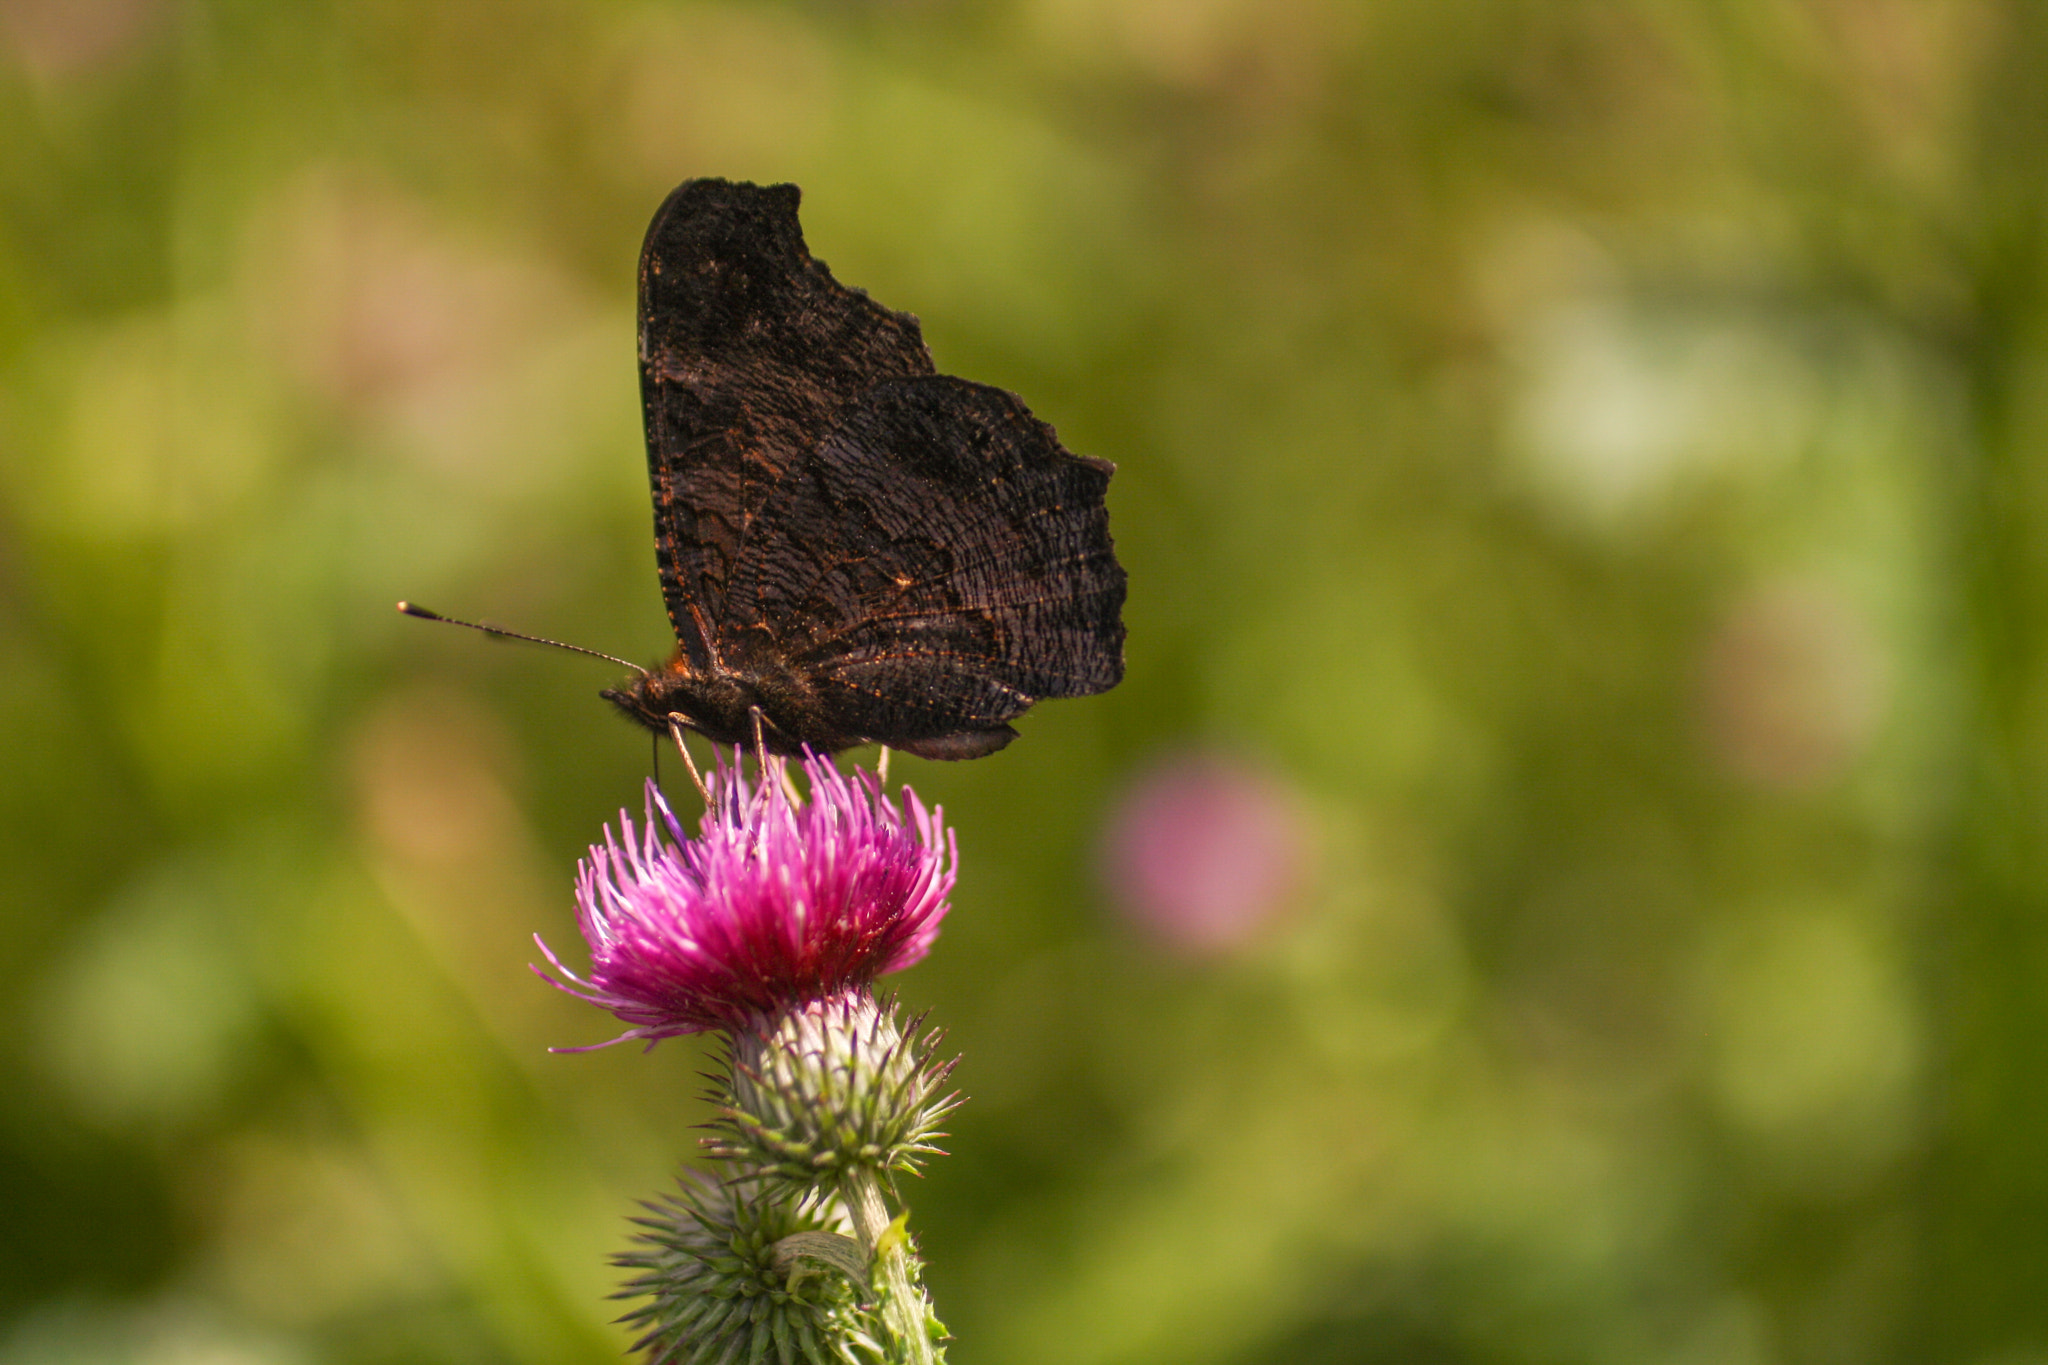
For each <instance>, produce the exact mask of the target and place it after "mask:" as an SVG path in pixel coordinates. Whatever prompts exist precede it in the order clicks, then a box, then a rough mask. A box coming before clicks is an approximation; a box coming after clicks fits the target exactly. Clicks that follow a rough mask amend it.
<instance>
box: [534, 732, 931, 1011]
mask: <svg viewBox="0 0 2048 1365" xmlns="http://www.w3.org/2000/svg"><path fill="white" fill-rule="evenodd" d="M803 769H804V772H805V774H806V775H807V776H808V778H809V786H810V797H809V799H808V800H804V801H799V800H797V799H796V798H794V797H793V796H791V795H790V793H789V792H788V791H786V790H785V788H784V785H783V783H781V782H779V781H777V780H776V778H775V774H774V772H773V769H772V768H771V771H770V774H769V775H768V776H767V777H766V778H765V779H757V780H756V781H754V782H753V783H749V782H748V780H747V778H746V776H745V774H744V772H743V771H742V770H741V766H740V763H739V761H738V760H737V758H736V759H735V760H734V761H733V762H732V763H727V762H725V761H724V759H723V757H722V756H721V757H720V758H719V760H718V763H717V765H716V767H714V768H713V770H712V771H711V772H710V773H709V774H708V785H709V787H710V800H709V802H708V804H707V806H706V809H705V813H704V818H703V820H702V822H701V824H700V828H699V832H698V836H697V838H695V839H690V838H688V837H687V836H685V835H684V833H683V829H682V825H681V823H680V822H679V821H678V820H677V819H676V817H675V814H674V813H673V812H672V811H670V809H669V807H668V802H667V801H666V800H665V799H664V798H663V797H662V794H661V791H660V789H659V788H657V787H656V786H655V785H654V783H652V782H649V783H648V784H647V822H646V826H645V828H644V829H643V830H640V831H636V830H635V829H634V827H633V822H632V820H631V819H630V818H629V817H628V816H627V815H626V814H625V812H623V811H621V812H620V813H619V830H620V832H619V834H618V836H617V837H614V836H613V834H612V832H611V831H610V830H606V831H605V842H604V843H603V844H602V845H598V846H593V847H592V848H591V850H590V856H589V857H588V858H586V859H584V860H583V862H582V864H581V865H580V866H579V868H578V873H577V885H576V900H577V905H578V921H579V923H580V925H581V927H582V930H583V937H584V939H585V940H586V941H587V942H588V943H589V945H590V958H591V965H590V974H589V976H588V977H587V978H585V977H581V976H578V975H577V974H576V973H574V972H572V971H570V970H569V969H568V968H567V967H565V966H563V965H562V962H561V960H560V959H559V958H557V957H556V956H555V955H554V953H553V952H552V951H551V950H550V949H549V948H548V946H547V944H545V943H541V945H540V948H541V951H542V952H543V953H545V954H546V955H547V959H548V962H549V963H550V965H552V966H553V967H554V969H555V971H556V972H558V973H560V975H561V977H562V978H563V979H562V980H555V978H553V977H547V975H546V973H544V972H543V973H542V975H543V977H545V978H546V979H547V980H549V981H550V982H551V983H552V984H554V985H556V986H558V987H560V988H561V989H562V990H565V991H567V992H568V993H569V994H571V995H574V996H577V997H579V998H580V999H583V1000H588V1001H589V1002H590V1003H591V1004H593V1005H597V1006H600V1007H601V1008H604V1009H607V1010H610V1011H611V1012H612V1013H613V1014H615V1015H617V1016H618V1017H619V1018H620V1019H621V1020H623V1021H625V1022H626V1023H627V1024H630V1025H632V1027H631V1028H630V1029H628V1030H627V1031H626V1032H625V1033H623V1034H621V1035H620V1036H619V1037H618V1038H615V1039H613V1040H612V1041H613V1042H623V1041H625V1040H626V1039H628V1038H632V1039H644V1040H646V1041H647V1042H649V1043H652V1042H655V1041H658V1040H659V1039H662V1038H668V1037H672V1036H674V1035H676V1034H681V1033H698V1032H702V1031H704V1030H707V1029H715V1028H741V1027H746V1026H749V1025H750V1024H752V1023H753V1022H755V1021H757V1020H760V1019H762V1018H770V1017H774V1016H776V1015H779V1014H781V1013H783V1012H785V1011H787V1010H789V1009H792V1008H794V1007H796V1006H799V1005H802V1004H804V1003H805V1002H807V1001H812V1000H819V999H824V998H826V997H830V996H834V995H837V994H839V993H840V992H842V991H844V990H846V989H847V988H850V987H855V986H863V985H866V984H867V983H868V982H870V981H872V980H873V979H874V978H875V977H877V976H880V975H881V974H882V973H884V972H893V971H897V970H899V969H900V968H903V967H908V966H909V965H910V964H911V963H913V962H916V961H917V960H918V959H920V958H922V957H923V956H924V955H925V953H926V952H927V951H929V949H930V948H931V945H932V941H933V940H934V939H935V938H937V937H938V933H939V921H940V920H941V919H942V918H944V916H945V913H946V910H947V908H948V907H947V902H946V897H947V895H948V894H949V893H950V892H951V891H952V889H953V878H954V862H955V857H956V851H955V848H954V843H953V838H952V835H951V833H950V832H949V831H947V830H946V829H945V827H944V825H943V824H942V823H941V814H942V812H941V811H940V810H939V809H938V808H937V807H932V808H930V809H929V810H928V809H927V808H926V807H925V805H924V803H923V802H921V801H919V800H918V799H917V797H916V795H915V794H914V793H912V792H911V791H910V789H909V788H908V787H905V788H904V789H903V791H902V797H901V800H900V803H899V802H891V801H890V800H889V799H888V798H887V797H885V796H884V795H883V794H882V788H881V783H880V782H879V781H878V780H877V779H876V778H875V776H874V775H873V774H872V773H867V772H861V771H856V772H855V773H854V775H853V776H851V777H848V776H845V775H842V774H841V773H840V772H839V771H838V770H837V769H836V768H835V767H834V766H833V764H832V760H831V758H830V757H829V756H817V757H812V758H808V759H806V760H805V761H804V763H803ZM664 826H665V827H666V829H667V832H668V835H669V838H668V839H663V838H662V828H663V827H664ZM535 941H536V942H539V939H538V937H537V936H536V939H535ZM536 970H538V969H537V968H536Z"/></svg>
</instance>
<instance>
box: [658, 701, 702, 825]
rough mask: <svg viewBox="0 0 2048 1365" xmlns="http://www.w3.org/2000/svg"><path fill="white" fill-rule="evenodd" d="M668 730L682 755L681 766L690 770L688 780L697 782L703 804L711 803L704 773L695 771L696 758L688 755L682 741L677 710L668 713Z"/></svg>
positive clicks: (686, 747)
mask: <svg viewBox="0 0 2048 1365" xmlns="http://www.w3.org/2000/svg"><path fill="white" fill-rule="evenodd" d="M668 732H669V734H671V735H673V736H674V737H675V741H676V752H677V753H679V754H681V755H682V756H683V766H684V767H685V768H688V769H689V770H690V781H692V782H694V783H696V784H697V795H699V796H701V797H703V798H704V804H705V805H706V806H709V805H710V804H711V790H710V788H708V787H706V786H705V785H704V774H702V773H700V772H698V771H697V760H696V759H694V758H691V757H690V746H689V745H687V744H685V743H683V717H682V713H681V712H678V711H671V712H669V713H668Z"/></svg>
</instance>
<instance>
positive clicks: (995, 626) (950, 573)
mask: <svg viewBox="0 0 2048 1365" xmlns="http://www.w3.org/2000/svg"><path fill="white" fill-rule="evenodd" d="M798 199H799V191H798V190H797V187H796V186H794V185H769V186H759V185H751V184H738V183H732V182H729V181H724V180H692V181H689V182H688V183H686V184H684V185H682V186H681V187H679V188H678V189H677V190H676V191H675V192H674V193H672V194H671V195H669V197H668V199H667V201H666V202H664V203H663V204H662V206H661V209H660V211H659V212H657V213H656V214H655V215H654V221H653V223H652V224H651V225H650V226H649V228H648V230H647V239H646V243H645V245H644V246H643V247H642V248H641V253H640V304H639V332H640V395H641V406H642V410H643V415H644V417H645V421H646V430H647V468H648V474H649V477H650V479H651V481H652V484H653V491H654V543H655V557H656V562H657V567H658V569H659V572H660V576H661V592H662V597H663V599H664V600H665V601H666V603H667V606H668V616H669V622H670V624H671V625H672V626H673V627H674V628H675V635H676V651H675V654H674V656H673V657H672V658H670V659H669V660H668V662H667V663H665V664H663V665H661V666H659V667H657V668H653V669H649V670H646V671H644V672H643V673H642V675H641V676H640V677H638V678H636V679H631V680H628V681H627V682H626V683H624V684H622V685H620V686H618V687H615V688H611V689H608V690H606V691H605V693H604V694H603V695H604V696H605V697H606V698H607V699H609V700H610V701H612V702H614V703H616V704H617V705H618V706H619V708H620V709H621V710H623V711H624V712H625V713H626V714H627V715H628V716H630V717H632V718H633V719H634V720H636V721H638V722H640V723H641V724H643V725H645V726H647V727H648V728H650V729H653V730H656V731H660V732H663V733H667V732H668V731H669V729H670V720H671V717H674V718H675V719H677V720H679V721H680V722H681V724H683V725H685V726H687V727H688V728H690V729H692V730H695V731H697V732H698V733H699V734H702V735H705V736H707V737H708V738H710V739H712V740H713V741H716V742H719V743H726V744H741V743H752V742H754V741H755V740H756V739H757V738H758V739H759V741H760V742H761V743H763V744H765V746H766V747H767V748H768V749H769V751H771V752H774V753H784V754H787V753H795V752H798V751H799V750H800V749H803V748H806V747H807V748H809V749H811V750H813V751H818V752H829V751H833V750H838V749H845V748H849V747H852V746H854V745H858V744H881V745H886V746H887V747H889V748H892V749H902V750H904V751H906V752H908V753H912V754H917V755H919V756H921V757H924V758H944V759H959V758H978V757H980V756H981V755H983V754H988V753H993V752H994V751H995V750H997V749H1000V748H1002V747H1003V746H1004V745H1005V744H1008V743H1009V742H1010V741H1011V740H1012V739H1014V738H1015V737H1016V733H1017V732H1016V730H1015V729H1014V728H1013V727H1012V726H1011V725H1010V724H1009V722H1010V721H1012V720H1014V719H1016V718H1017V717H1018V716H1020V715H1022V714H1023V713H1024V712H1025V711H1026V710H1028V709H1029V708H1030V707H1031V706H1032V704H1033V703H1035V702H1037V701H1040V700H1042V699H1044V698H1047V697H1080V696H1087V695H1090V694H1092V693H1097V692H1102V691H1106V690H1107V689H1109V688H1111V687H1114V686H1115V685H1116V684H1117V682H1118V681H1119V680H1120V679H1121V678H1122V677H1123V670H1124V661H1123V644H1124V626H1123V621H1122V615H1121V613H1122V609H1123V603H1124V591H1125V578H1124V571H1123V567H1122V566H1121V565H1120V564H1118V563H1117V559H1116V553H1115V549H1114V546H1113V545H1112V543H1111V541H1110V536H1109V516H1108V511H1107V509H1106V508H1105V506H1104V501H1103V499H1104V495H1105V494H1106V492H1107V490H1108V487H1109V477H1110V474H1111V472H1112V471H1113V469H1114V466H1113V465H1111V464H1110V463H1109V462H1107V461H1105V460H1097V459H1089V458H1087V457H1084V456H1079V455H1075V454H1073V453H1071V452H1070V451H1068V450H1067V449H1066V448H1065V447H1063V446H1062V445H1061V444H1060V442H1059V438H1058V437H1057V436H1056V435H1055V434H1054V432H1053V429H1052V427H1050V426H1048V425H1047V424H1046V423H1044V422H1041V421H1039V420H1038V419H1037V418H1036V417H1033V416H1032V415H1031V412H1030V410H1029V409H1028V408H1026V407H1025V406H1024V403H1023V401H1022V400H1020V399H1019V398H1018V397H1017V396H1016V395H1015V394H1012V393H1008V392H1006V391H1004V390H1002V389H998V388H994V387H991V386H989V385H987V384H977V383H973V382H971V381H969V380H966V379H958V378H955V377H953V376H951V375H943V374H939V373H938V372H937V371H936V369H935V367H934V366H933V364H932V359H931V354H930V352H929V351H927V350H926V349H925V345H924V339H923V336H922V334H921V333H920V331H919V329H918V322H917V319H916V318H915V317H913V316H911V315H910V314H908V313H898V312H893V311H891V310H890V309H888V308H885V307H883V306H882V305H881V304H879V303H877V302H876V301H875V300H873V299H871V298H869V297H868V295H867V294H866V293H864V292H863V291H861V290H859V289H852V288H848V287H847V286H845V285H842V284H840V283H839V282H838V281H837V280H835V279H833V277H832V273H831V271H829V270H828V269H826V267H825V263H824V262H822V261H819V260H816V259H814V258H813V257H812V256H811V254H810V252H809V251H808V250H807V249H806V248H805V245H804V238H803V229H802V228H801V226H800V225H799V224H798V221H797V203H798Z"/></svg>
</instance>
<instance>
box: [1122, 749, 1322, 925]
mask: <svg viewBox="0 0 2048 1365" xmlns="http://www.w3.org/2000/svg"><path fill="white" fill-rule="evenodd" d="M1308 844H1309V841H1308V836H1307V831H1306V830H1305V828H1304V827H1303V823H1302V818H1301V814H1300V809H1299V806H1298V803H1297V802H1296V801H1295V800H1294V798H1293V796H1292V794H1291V793H1290V792H1288V791H1287V790H1286V789H1285V788H1283V787H1282V786H1281V785H1280V784H1279V783H1278V782H1276V781H1275V780H1274V779H1273V778H1271V777H1270V776H1268V775H1266V774H1265V773H1263V772H1261V771H1259V770H1258V769H1255V768H1253V767H1251V766H1249V765H1246V764H1243V763H1240V762H1238V761H1235V760H1232V759H1228V758H1223V757H1220V756H1215V755H1201V754H1195V755H1188V756H1185V757H1181V758H1177V759H1172V760H1169V761H1168V762H1166V763H1164V764H1162V765H1160V766H1159V767H1157V768H1155V769H1154V770H1153V771H1152V772H1151V773H1149V774H1148V775H1146V776H1144V777H1143V778H1141V779H1139V781H1138V782H1137V783H1136V784H1135V785H1134V786H1133V787H1132V788H1131V789H1130V790H1129V791H1128V792H1126V793H1125V795H1124V797H1123V800H1122V801H1121V802H1120V803H1119V805H1118V807H1117V809H1116V810H1115V811H1114V812H1113V813H1112V815H1111V816H1110V822H1109V831H1108V837H1107V839H1106V841H1105V846H1104V854H1105V856H1104V872H1105V876H1106V879H1107V881H1108V883H1109V889H1110V893H1111V895H1112V896H1114V897H1115V899H1116V902H1117V904H1118V905H1119V906H1120V907H1121V908H1122V909H1123V910H1124V912H1125V913H1126V914H1128V915H1129V916H1130V917H1131V918H1132V919H1133V920H1135V921H1137V922H1138V923H1139V924H1140V925H1142V926H1143V927H1144V928H1146V929H1147V930H1149V931H1150V932H1151V933H1152V934H1154V935H1155V936H1156V937H1158V938H1159V939H1161V940H1162V941H1164V942H1165V943H1167V944H1169V945H1171V946H1172V947H1175V948H1178V949H1181V950H1183V951H1186V952H1191V953H1216V952H1223V951H1227V950H1228V949H1231V948H1234V947H1237V946H1239V945H1240V944H1242V943H1244V942H1246V941H1247V940H1249V939H1250V938H1251V937H1253V936H1254V935H1255V934H1257V933H1258V931H1259V930H1260V929H1261V928H1263V927H1264V926H1265V925H1266V924H1267V923H1269V922H1270V921H1271V920H1272V919H1273V917H1274V916H1275V915H1276V914H1277V913H1278V912H1279V911H1280V910H1281V909H1282V908H1283V907H1284V906H1285V904H1286V902H1287V899H1288V897H1289V896H1290V895H1291V894H1292V893H1293V892H1294V890H1295V889H1296V888H1297V887H1298V886H1299V885H1300V883H1301V881H1302V878H1303V874H1304V872H1305V870H1306V863H1307V857H1308Z"/></svg>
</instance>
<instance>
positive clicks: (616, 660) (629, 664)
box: [398, 602, 650, 678]
mask: <svg viewBox="0 0 2048 1365" xmlns="http://www.w3.org/2000/svg"><path fill="white" fill-rule="evenodd" d="M398 609H399V610H400V611H402V612H404V613H405V614H406V615H407V616H417V617H419V618H420V620H422V621H440V622H443V623H445V624H447V625H451V626H466V627H468V628H469V629H470V630H480V631H482V632H483V633H484V634H486V635H496V636H499V637H500V638H502V639H506V640H526V641H529V642H531V643H533V644H536V645H553V646H554V647H555V648H556V649H566V650H568V651H569V652H570V653H571V654H588V655H589V656H590V657H591V658H593V659H603V660H604V661H605V662H606V663H613V664H617V665H619V667H621V668H630V669H632V670H633V671H634V672H635V673H638V674H639V675H640V676H641V677H643V678H645V677H648V676H650V675H649V673H648V672H647V670H646V669H644V668H642V667H641V666H640V665H639V664H636V663H634V662H633V661H632V660H631V659H621V658H620V657H619V656H618V655H616V654H607V653H605V652H604V651H603V650H600V649H585V648H584V647H583V646H582V645H570V644H564V643H562V642H561V641H560V640H550V639H548V638H547V637H545V636H541V635H523V634H521V633H520V632H519V631H516V630H506V629H505V628H504V627H503V626H487V625H483V624H482V623H480V622H477V621H458V620H456V619H455V618H454V617H452V616H443V615H442V614H441V613H440V612H438V611H428V610H427V609H426V608H425V607H422V606H420V605H418V604H417V603H414V602H400V603H399V604H398Z"/></svg>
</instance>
